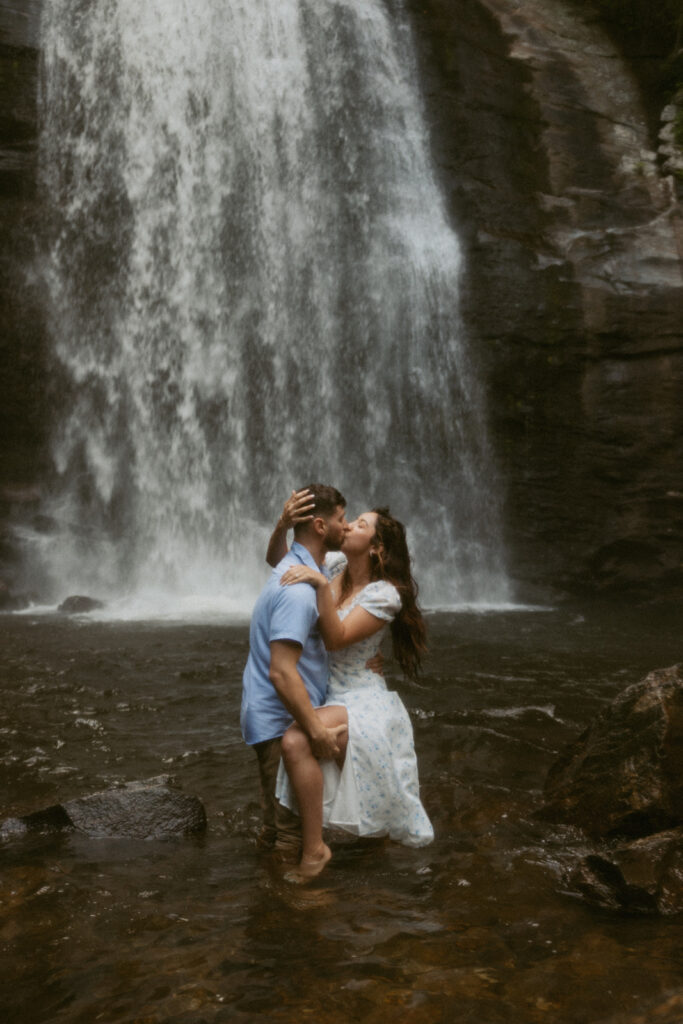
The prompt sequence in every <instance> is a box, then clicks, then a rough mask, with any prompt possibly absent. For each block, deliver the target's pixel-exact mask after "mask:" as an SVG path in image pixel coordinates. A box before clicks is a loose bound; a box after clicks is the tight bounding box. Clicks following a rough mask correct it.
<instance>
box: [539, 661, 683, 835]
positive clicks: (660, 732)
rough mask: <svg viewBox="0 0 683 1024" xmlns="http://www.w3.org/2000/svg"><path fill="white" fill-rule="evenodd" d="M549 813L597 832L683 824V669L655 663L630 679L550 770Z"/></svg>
mask: <svg viewBox="0 0 683 1024" xmlns="http://www.w3.org/2000/svg"><path fill="white" fill-rule="evenodd" d="M544 797H545V804H544V806H543V808H542V809H541V811H540V815H541V817H543V818H545V819H546V820H551V821H557V822H565V823H567V824H572V825H577V826H578V827H579V828H582V829H584V830H585V831H586V832H587V833H588V834H589V835H592V836H594V837H617V836H624V837H632V838H635V837H639V836H647V835H651V834H653V833H655V832H659V831H661V830H663V829H667V828H672V827H675V826H678V825H683V676H682V675H681V666H674V667H672V668H666V669H658V670H656V671H654V672H651V673H650V674H649V675H648V676H646V678H645V679H643V680H642V681H641V682H639V683H635V684H634V685H633V686H629V687H628V688H627V689H626V690H624V692H623V693H621V694H620V695H619V696H618V697H617V698H616V699H615V700H614V701H613V702H612V703H611V704H610V705H609V707H607V708H606V709H605V710H604V711H603V712H602V714H601V715H599V717H598V718H597V719H596V721H595V722H594V723H593V724H592V725H591V726H589V728H588V729H586V730H585V732H584V733H582V735H581V736H579V738H578V740H576V742H574V743H572V744H570V746H569V747H568V748H567V750H566V751H565V752H564V754H563V755H562V756H561V757H560V759H559V760H558V761H557V762H556V763H555V764H554V765H553V767H552V768H551V769H550V772H549V773H548V778H547V781H546V785H545V792H544Z"/></svg>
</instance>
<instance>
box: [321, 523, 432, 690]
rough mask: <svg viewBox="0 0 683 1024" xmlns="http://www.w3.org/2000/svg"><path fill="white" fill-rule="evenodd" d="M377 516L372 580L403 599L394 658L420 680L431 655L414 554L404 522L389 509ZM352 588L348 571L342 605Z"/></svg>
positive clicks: (395, 626) (394, 626) (396, 622)
mask: <svg viewBox="0 0 683 1024" xmlns="http://www.w3.org/2000/svg"><path fill="white" fill-rule="evenodd" d="M372 511H373V512H374V513H375V515H376V516H377V523H376V526H375V535H374V537H373V538H372V544H374V545H377V548H378V550H377V551H376V552H374V551H373V552H371V554H370V578H371V579H372V580H387V581H388V582H389V583H393V585H394V586H395V587H396V589H397V590H398V592H399V595H400V597H401V609H400V611H399V612H398V614H397V615H396V617H395V618H394V620H393V621H392V623H391V638H392V641H393V647H394V657H395V658H396V660H397V661H398V663H399V665H400V666H401V669H402V671H403V672H404V673H405V674H406V675H407V676H408V678H409V679H415V678H417V675H418V673H419V671H420V663H421V661H422V656H423V655H424V654H426V653H427V629H426V626H425V623H424V619H423V618H422V612H421V611H420V609H419V607H418V604H417V595H418V586H417V583H416V582H415V580H414V578H413V574H412V570H411V563H410V552H409V551H408V544H407V541H406V531H405V527H404V525H403V523H400V522H399V521H398V519H395V518H394V516H392V514H391V513H390V511H389V509H388V508H385V507H382V508H373V509H372ZM350 587H351V580H350V578H349V576H348V571H347V572H345V573H344V576H343V577H342V588H341V590H342V592H341V594H340V598H339V600H340V603H341V602H343V600H344V597H345V593H344V591H345V590H346V592H347V593H348V590H349V589H350Z"/></svg>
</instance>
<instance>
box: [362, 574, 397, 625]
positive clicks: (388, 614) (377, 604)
mask: <svg viewBox="0 0 683 1024" xmlns="http://www.w3.org/2000/svg"><path fill="white" fill-rule="evenodd" d="M358 604H359V605H360V606H361V608H365V610H366V612H370V614H371V615H374V616H376V618H378V619H384V621H385V622H391V620H392V619H394V618H395V617H396V615H397V614H398V612H399V611H400V610H401V596H400V594H399V592H398V590H397V589H396V587H395V586H394V584H393V583H389V582H388V581H387V580H376V581H375V582H374V583H368V585H367V587H365V588H364V589H363V591H362V592H361V595H360V598H359V599H358Z"/></svg>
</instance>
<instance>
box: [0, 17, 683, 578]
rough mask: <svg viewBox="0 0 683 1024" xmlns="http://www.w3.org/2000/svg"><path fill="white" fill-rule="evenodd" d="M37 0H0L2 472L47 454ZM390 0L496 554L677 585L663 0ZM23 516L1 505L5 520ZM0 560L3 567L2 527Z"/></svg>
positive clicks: (7, 569)
mask: <svg viewBox="0 0 683 1024" xmlns="http://www.w3.org/2000/svg"><path fill="white" fill-rule="evenodd" d="M41 7H42V3H41V0H12V3H11V4H10V3H9V2H6V0H0V67H1V69H2V76H3V77H2V82H3V89H2V93H1V95H0V215H1V217H2V220H1V223H2V230H1V231H0V311H1V312H0V367H2V369H1V370H0V433H1V435H2V437H3V441H4V444H3V446H2V452H1V453H0V485H2V484H3V483H9V482H12V483H15V484H17V483H18V484H33V483H35V482H36V481H38V480H42V479H43V477H44V475H45V473H46V472H47V462H48V460H47V457H46V439H47V434H48V431H49V418H50V411H49V401H48V398H49V386H48V381H49V379H50V370H49V354H48V351H47V346H46V342H45V337H46V330H45V325H44V323H43V313H42V309H43V303H42V300H41V294H40V287H39V285H38V284H36V283H35V281H34V280H33V279H32V278H31V275H30V273H28V270H29V268H30V267H31V265H32V260H33V244H34V243H33V239H34V237H35V235H36V233H37V227H38V225H39V222H40V218H41V213H40V196H39V194H38V192H39V190H38V191H37V189H36V137H37V114H36V108H37V99H36V98H37V71H38V62H39V54H38V45H39V44H38V22H39V15H40V9H41ZM407 8H408V11H409V14H410V18H411V21H412V25H413V28H414V34H415V39H416V43H417V47H418V53H419V61H420V75H421V84H422V90H423V100H424V105H425V109H426V115H427V121H428V123H429V125H430V132H431V143H432V149H433V155H434V161H435V165H436V169H437V173H438V175H439V177H440V180H441V183H442V185H443V189H444V193H445V195H446V198H447V201H448V204H449V208H450V211H451V213H452V217H453V222H454V224H455V226H456V228H457V230H458V234H459V237H460V238H461V240H462V243H463V246H464V249H465V257H466V258H465V277H464V282H463V295H462V304H463V315H464V321H465V326H466V330H467V332H468V334H469V336H470V338H471V342H472V346H473V348H474V349H475V350H476V352H477V360H478V361H479V363H480V364H481V365H482V367H483V373H484V378H485V384H486V391H487V394H488V396H489V420H490V423H491V431H492V438H493V444H494V448H495V450H496V452H497V456H498V464H499V467H500V475H501V481H500V487H501V489H502V490H503V491H504V492H505V494H506V516H505V518H506V522H507V541H508V547H509V551H510V562H511V569H512V571H513V573H514V574H515V575H517V576H518V577H520V578H521V579H523V580H527V581H530V582H537V583H541V584H544V585H548V584H550V585H555V586H556V587H558V588H565V589H586V590H591V591H598V592H607V593H615V592H617V593H623V592H626V593H628V594H635V595H640V594H645V595H659V594H661V593H663V592H664V591H666V592H669V593H671V592H674V593H680V594H683V569H682V568H681V566H682V565H683V487H682V485H681V480H680V467H681V465H683V401H682V400H681V397H682V395H683V326H682V325H683V315H682V314H683V272H682V262H681V253H682V252H683V227H682V225H683V221H682V219H681V210H680V205H679V192H680V188H681V180H683V178H681V177H680V175H682V174H683V171H680V170H678V171H677V167H678V166H679V165H678V164H677V162H676V161H677V155H676V154H677V152H678V153H679V154H680V145H679V143H678V142H677V141H676V138H677V129H676V125H678V124H679V123H683V122H681V118H683V113H682V110H683V107H682V104H683V100H681V99H678V100H677V99H676V97H675V96H674V88H675V82H676V80H681V79H683V73H681V69H680V67H678V66H677V64H676V61H675V59H674V58H673V57H672V54H673V53H674V51H675V47H676V25H677V19H678V16H679V8H678V5H677V0H661V2H658V3H657V4H652V2H651V0H621V2H619V3H616V2H615V0H594V2H593V3H591V2H583V0H525V2H524V3H520V4H511V3H510V2H509V0H458V2H457V3H453V0H419V2H418V0H407ZM679 63H680V61H679ZM660 132H663V133H664V134H663V135H662V137H661V138H660ZM677 174H678V175H679V177H677V176H676V175H677ZM492 486H494V485H493V484H492ZM24 514H25V510H22V508H21V507H19V506H15V505H11V504H5V503H3V504H2V506H1V507H0V518H1V519H2V520H3V521H4V522H7V521H8V520H12V519H13V517H18V518H21V516H22V515H24ZM0 568H2V570H3V573H4V576H5V578H6V579H7V580H8V581H9V582H11V577H12V566H11V552H10V554H6V552H5V545H3V546H2V549H0Z"/></svg>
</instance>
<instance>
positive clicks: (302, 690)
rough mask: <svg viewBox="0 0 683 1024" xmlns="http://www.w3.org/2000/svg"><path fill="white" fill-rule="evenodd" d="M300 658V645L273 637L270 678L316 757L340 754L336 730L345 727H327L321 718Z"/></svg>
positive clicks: (329, 756)
mask: <svg viewBox="0 0 683 1024" xmlns="http://www.w3.org/2000/svg"><path fill="white" fill-rule="evenodd" d="M300 657H301V647H300V646H299V644H295V643H292V642H291V641H287V640H274V641H273V642H272V643H271V645H270V672H269V676H270V681H271V683H272V684H273V686H274V687H275V690H276V691H277V695H278V697H279V698H280V700H281V701H282V703H283V704H284V706H285V707H286V708H287V710H288V711H289V713H290V715H291V716H292V717H293V718H294V720H295V722H297V724H298V725H299V726H301V728H302V729H303V731H304V732H305V733H306V735H307V736H308V739H309V741H310V744H311V750H312V751H313V754H314V755H315V757H318V758H331V757H336V756H337V754H338V753H339V744H338V743H337V733H338V732H339V731H340V728H346V727H345V726H343V727H337V728H336V729H328V728H327V727H326V726H325V725H323V723H322V722H321V721H320V718H319V717H318V715H317V714H316V713H315V709H314V707H313V705H312V704H311V699H310V697H309V696H308V692H307V690H306V687H305V686H304V681H303V679H302V678H301V675H300V674H299V669H298V667H297V663H298V661H299V658H300Z"/></svg>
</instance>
